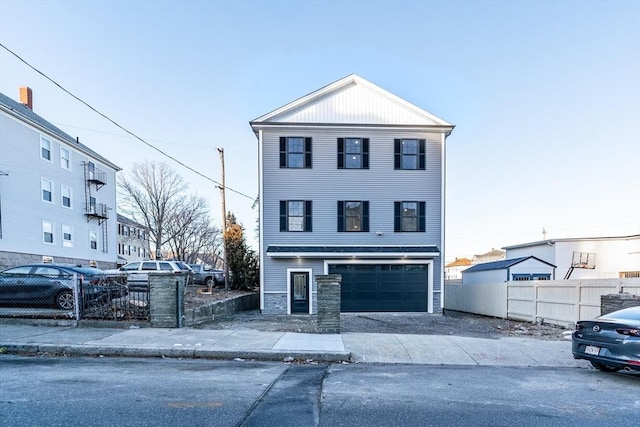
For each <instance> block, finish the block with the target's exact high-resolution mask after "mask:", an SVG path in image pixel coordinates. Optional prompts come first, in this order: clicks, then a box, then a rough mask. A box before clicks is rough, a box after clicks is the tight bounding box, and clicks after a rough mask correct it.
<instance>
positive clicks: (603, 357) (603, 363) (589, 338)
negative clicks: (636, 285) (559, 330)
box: [571, 307, 640, 372]
mask: <svg viewBox="0 0 640 427" xmlns="http://www.w3.org/2000/svg"><path fill="white" fill-rule="evenodd" d="M571 350H572V352H573V357H574V358H576V359H585V360H588V361H589V362H591V364H592V365H593V366H594V367H595V368H596V369H599V370H601V371H605V372H616V371H619V370H620V369H628V370H634V371H640V307H630V308H625V309H622V310H618V311H614V312H613V313H609V314H606V315H604V316H600V317H596V318H595V319H594V320H580V321H579V322H578V323H576V329H575V331H574V332H573V343H572V346H571Z"/></svg>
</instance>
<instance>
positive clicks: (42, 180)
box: [40, 178, 56, 205]
mask: <svg viewBox="0 0 640 427" xmlns="http://www.w3.org/2000/svg"><path fill="white" fill-rule="evenodd" d="M45 183H46V184H48V187H49V188H45ZM45 190H48V191H49V193H51V200H46V199H45V198H44V191H45ZM55 197H56V193H55V192H54V191H53V180H51V179H48V178H40V200H42V201H43V202H45V203H49V204H51V205H55V204H56V202H55Z"/></svg>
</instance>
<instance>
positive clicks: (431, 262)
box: [323, 259, 434, 313]
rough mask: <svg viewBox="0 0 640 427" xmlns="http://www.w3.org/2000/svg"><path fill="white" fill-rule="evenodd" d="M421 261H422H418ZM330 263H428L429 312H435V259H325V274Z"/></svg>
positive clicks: (327, 272)
mask: <svg viewBox="0 0 640 427" xmlns="http://www.w3.org/2000/svg"><path fill="white" fill-rule="evenodd" d="M417 261H420V262H417ZM329 264H426V265H427V312H428V313H433V298H434V295H433V265H434V260H433V259H428V260H427V259H422V260H415V259H411V260H409V259H403V260H386V259H375V260H373V259H371V260H327V259H325V260H324V267H323V270H324V274H329Z"/></svg>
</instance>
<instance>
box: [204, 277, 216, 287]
mask: <svg viewBox="0 0 640 427" xmlns="http://www.w3.org/2000/svg"><path fill="white" fill-rule="evenodd" d="M204 284H205V285H206V286H207V287H209V288H213V287H214V286H215V285H216V281H215V280H213V277H207V280H205V281H204Z"/></svg>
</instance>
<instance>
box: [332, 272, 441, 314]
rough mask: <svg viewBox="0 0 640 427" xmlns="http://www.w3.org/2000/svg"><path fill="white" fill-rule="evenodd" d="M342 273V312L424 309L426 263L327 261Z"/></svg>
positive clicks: (426, 288) (425, 299)
mask: <svg viewBox="0 0 640 427" xmlns="http://www.w3.org/2000/svg"><path fill="white" fill-rule="evenodd" d="M329 274H340V275H342V303H341V311H342V312H361V311H427V302H428V298H427V291H428V285H427V280H428V279H427V265H426V264H331V265H329Z"/></svg>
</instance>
